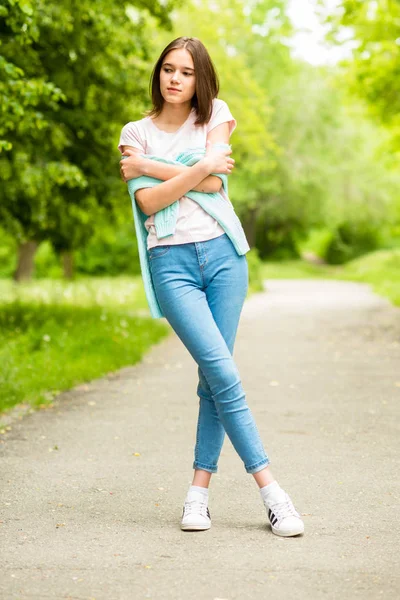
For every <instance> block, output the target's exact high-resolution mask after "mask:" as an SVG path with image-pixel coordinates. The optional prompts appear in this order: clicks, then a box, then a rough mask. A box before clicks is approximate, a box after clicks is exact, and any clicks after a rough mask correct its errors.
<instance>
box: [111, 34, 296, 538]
mask: <svg viewBox="0 0 400 600" xmlns="http://www.w3.org/2000/svg"><path fill="white" fill-rule="evenodd" d="M151 89H152V102H153V108H152V110H151V111H150V112H149V114H148V115H147V116H146V117H144V118H143V119H140V120H138V121H134V122H130V123H128V124H127V125H125V126H124V127H123V129H122V132H121V137H120V142H119V146H118V147H119V149H120V151H121V152H122V153H123V155H124V159H123V160H121V163H120V164H121V176H122V178H123V180H124V181H128V180H131V179H135V178H139V177H142V176H148V177H152V178H155V179H158V180H160V181H159V182H158V184H157V185H154V186H152V187H144V188H142V189H138V190H137V191H136V193H135V201H136V203H137V205H138V206H139V208H140V210H141V212H142V213H143V214H144V215H145V216H147V219H146V221H145V227H146V232H147V242H146V251H147V256H148V262H149V268H150V272H151V280H152V285H153V287H154V290H155V294H156V297H157V301H158V304H159V306H160V308H161V310H162V312H163V315H164V316H165V317H166V319H167V320H168V322H169V323H170V324H171V326H172V328H173V329H174V331H175V332H176V333H177V335H178V336H179V338H180V339H181V340H182V342H183V343H184V345H185V346H186V348H187V349H188V351H189V352H190V354H191V355H192V356H193V358H194V360H195V361H196V363H197V365H198V375H199V382H198V387H197V394H198V396H199V415H198V422H197V436H196V444H195V449H194V462H193V468H194V477H193V482H192V485H191V486H190V488H189V490H188V492H187V496H186V499H185V502H184V506H183V515H182V521H181V528H182V529H183V530H197V531H198V530H204V529H209V528H210V526H211V518H210V512H209V509H208V486H209V483H210V479H211V475H212V473H216V472H217V465H218V459H219V456H220V452H221V448H222V444H223V441H224V436H225V432H226V433H227V434H228V436H229V438H230V440H231V442H232V444H233V446H234V448H235V450H236V451H237V453H238V454H239V456H240V458H241V459H242V461H243V463H244V467H245V470H246V472H247V473H251V474H252V475H253V477H254V479H255V481H256V482H257V484H258V486H259V489H260V493H261V498H262V500H263V502H264V505H265V507H266V509H267V514H268V518H269V521H270V523H271V526H272V531H273V533H275V534H277V535H282V536H294V535H299V534H302V533H303V531H304V524H303V521H302V520H301V517H300V515H299V513H298V512H297V511H296V510H295V508H294V506H293V504H292V502H291V500H290V498H289V496H288V494H287V493H286V492H285V491H284V490H283V489H282V488H281V487H280V486H279V484H278V482H277V481H276V480H275V479H274V477H273V475H272V473H271V470H270V467H269V462H270V461H269V458H268V456H267V455H266V453H265V450H264V448H263V444H262V441H261V439H260V435H259V433H258V430H257V427H256V424H255V422H254V418H253V416H252V413H251V411H250V408H249V407H248V405H247V402H246V398H245V393H244V391H243V388H242V384H241V380H240V376H239V373H238V370H237V368H236V365H235V363H234V360H233V357H232V354H233V346H234V341H235V336H236V331H237V327H238V323H239V318H240V313H241V310H242V307H243V303H244V300H245V297H246V294H247V287H248V268H247V258H246V256H245V253H246V252H247V250H248V249H249V246H248V244H247V240H246V239H245V236H244V233H243V229H242V228H241V225H240V222H239V227H238V226H237V224H236V229H235V226H234V223H235V219H236V220H237V217H236V213H235V212H234V210H233V207H232V204H231V202H230V200H229V198H228V196H227V195H226V193H225V192H224V189H223V187H222V182H221V178H220V177H218V175H216V174H222V175H229V174H230V173H231V172H232V170H233V168H234V162H235V161H234V159H233V158H231V156H230V155H231V152H232V150H231V149H230V147H229V145H228V142H229V138H230V135H231V133H232V132H233V130H234V129H235V127H236V121H235V119H234V117H233V116H232V114H231V113H230V110H229V108H228V106H227V104H226V103H225V102H224V101H223V100H220V99H218V98H217V95H218V91H219V86H218V79H217V75H216V72H215V69H214V66H213V63H212V61H211V59H210V56H209V54H208V52H207V50H206V48H205V47H204V45H203V44H202V43H201V41H200V40H198V39H196V38H188V37H181V38H177V39H176V40H174V41H173V42H171V43H170V44H169V45H168V46H167V47H166V48H165V49H164V51H163V52H162V53H161V56H160V58H159V59H158V61H157V63H156V65H155V67H154V71H153V75H152V82H151ZM199 147H200V148H203V149H204V150H205V153H204V155H203V157H202V158H201V159H200V160H198V161H197V162H196V163H195V164H193V165H192V166H186V165H184V164H183V165H179V164H168V162H159V161H157V160H153V159H151V158H149V157H146V156H145V155H153V156H157V157H163V158H165V159H175V158H176V157H177V156H178V154H179V153H181V152H183V151H185V150H188V149H191V148H199ZM193 190H194V191H199V192H202V193H203V194H211V193H214V194H215V193H217V192H218V193H219V194H220V195H221V196H222V198H223V202H222V204H223V209H224V210H225V214H224V219H217V218H214V217H212V216H211V214H210V213H209V212H208V210H205V208H204V206H203V207H202V206H201V205H200V204H199V203H198V202H196V201H195V200H193V199H191V198H189V197H188V196H187V195H186V194H189V195H190V194H191V192H192V191H193ZM213 197H214V196H213ZM176 201H179V211H178V217H177V220H176V223H175V226H174V229H173V231H172V233H171V232H170V234H169V235H168V236H165V235H164V236H162V237H160V238H159V237H157V227H156V221H155V215H156V213H157V212H158V211H162V210H163V209H164V208H165V207H167V206H170V205H171V204H173V203H174V202H176ZM217 205H218V203H217V202H216V204H215V206H217ZM218 206H219V205H218ZM210 212H213V210H210ZM221 223H223V224H224V227H223V226H222V225H221ZM227 231H229V235H228V234H227ZM232 231H233V232H236V233H232ZM235 236H236V237H235ZM243 240H244V243H243Z"/></svg>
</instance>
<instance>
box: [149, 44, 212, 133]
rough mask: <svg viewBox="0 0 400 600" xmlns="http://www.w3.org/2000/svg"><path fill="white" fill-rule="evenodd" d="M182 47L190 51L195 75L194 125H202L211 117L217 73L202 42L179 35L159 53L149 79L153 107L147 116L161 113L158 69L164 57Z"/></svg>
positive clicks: (193, 98)
mask: <svg viewBox="0 0 400 600" xmlns="http://www.w3.org/2000/svg"><path fill="white" fill-rule="evenodd" d="M180 48H184V49H185V50H187V51H188V52H190V54H191V56H192V59H193V64H194V70H195V77H196V90H195V93H194V94H193V97H192V108H195V109H196V113H197V119H196V121H195V125H204V124H205V123H208V122H209V120H210V119H211V113H212V101H213V99H214V98H216V97H217V95H218V92H219V81H218V75H217V72H216V70H215V67H214V65H213V62H212V60H211V57H210V55H209V54H208V52H207V50H206V47H205V46H204V44H203V43H202V42H201V41H200V40H199V39H197V38H192V37H179V38H176V40H173V41H172V42H171V43H170V44H168V46H167V47H166V48H164V50H163V51H162V53H161V56H160V58H159V59H158V61H157V62H156V64H155V66H154V69H153V72H152V74H151V79H150V94H151V99H152V102H153V108H152V109H151V110H150V111H149V113H148V116H156V117H157V116H158V115H159V114H160V113H161V110H162V107H163V104H164V98H163V96H162V94H161V90H160V71H161V67H162V64H163V61H164V58H165V57H166V55H167V54H168V52H171V50H176V49H180Z"/></svg>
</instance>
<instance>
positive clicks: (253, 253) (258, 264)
mask: <svg viewBox="0 0 400 600" xmlns="http://www.w3.org/2000/svg"><path fill="white" fill-rule="evenodd" d="M246 257H247V264H248V266H249V288H250V291H252V292H261V291H263V290H264V286H263V263H262V261H261V259H260V257H259V254H258V250H257V248H252V249H251V250H250V251H249V252H247V254H246Z"/></svg>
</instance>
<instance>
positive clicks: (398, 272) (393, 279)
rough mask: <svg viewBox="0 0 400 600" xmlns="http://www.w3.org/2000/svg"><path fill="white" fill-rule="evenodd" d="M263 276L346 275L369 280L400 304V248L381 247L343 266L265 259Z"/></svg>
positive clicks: (277, 277) (358, 279)
mask: <svg viewBox="0 0 400 600" xmlns="http://www.w3.org/2000/svg"><path fill="white" fill-rule="evenodd" d="M262 277H263V279H264V280H265V279H305V278H323V279H342V280H347V281H360V282H362V283H368V284H370V285H371V286H372V289H373V290H374V291H375V292H376V293H377V294H379V295H381V296H384V297H385V298H388V299H389V300H390V301H391V302H392V303H393V304H394V305H395V306H400V250H378V251H376V252H371V253H370V254H366V255H365V256H362V257H360V258H357V259H355V260H352V261H351V262H349V263H347V264H346V265H343V266H338V267H337V266H330V265H314V264H309V263H306V262H304V261H300V260H296V261H287V262H279V263H276V262H275V263H274V262H264V263H263V268H262Z"/></svg>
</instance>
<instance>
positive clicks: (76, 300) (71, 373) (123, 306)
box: [0, 277, 169, 412]
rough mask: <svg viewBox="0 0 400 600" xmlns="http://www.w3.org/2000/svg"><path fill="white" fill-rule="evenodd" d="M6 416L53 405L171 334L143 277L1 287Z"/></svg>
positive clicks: (0, 406) (0, 408)
mask: <svg viewBox="0 0 400 600" xmlns="http://www.w3.org/2000/svg"><path fill="white" fill-rule="evenodd" d="M0 295H1V298H2V304H1V305H0V365H1V368H0V412H5V411H7V410H9V409H10V408H12V407H13V406H15V405H17V404H19V403H27V404H28V405H30V406H31V407H32V408H37V407H38V406H43V405H48V404H50V403H51V401H52V399H53V398H54V397H55V396H56V395H58V393H60V392H61V391H64V390H66V389H70V388H71V387H74V386H75V385H77V384H79V383H82V382H85V381H90V380H92V379H95V378H97V377H101V376H102V375H104V374H106V373H109V372H111V371H115V370H117V369H119V368H121V367H124V366H128V365H133V364H135V363H136V362H138V361H139V360H140V359H141V358H142V356H143V355H144V354H145V352H146V351H147V350H148V349H149V348H150V347H151V346H152V345H153V344H155V343H157V342H158V341H159V340H161V339H162V338H163V337H164V336H165V335H167V333H168V332H169V328H168V326H167V325H166V324H165V323H163V322H162V321H161V320H159V319H151V318H150V316H146V315H149V313H148V309H147V304H146V300H145V297H144V292H143V286H142V285H141V280H140V279H139V278H137V277H136V278H134V277H123V278H105V279H100V278H98V279H97V280H96V279H94V278H86V279H84V280H78V281H77V282H73V283H64V282H62V281H51V280H48V281H36V282H32V283H29V284H23V285H20V286H16V285H15V284H13V283H12V282H10V281H2V282H0Z"/></svg>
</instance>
